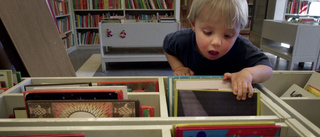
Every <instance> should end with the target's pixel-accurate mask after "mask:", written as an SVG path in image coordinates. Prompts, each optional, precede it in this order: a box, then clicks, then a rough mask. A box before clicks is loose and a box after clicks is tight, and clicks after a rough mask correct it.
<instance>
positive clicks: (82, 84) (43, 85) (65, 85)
mask: <svg viewBox="0 0 320 137" xmlns="http://www.w3.org/2000/svg"><path fill="white" fill-rule="evenodd" d="M87 86H92V83H91V82H83V83H50V84H32V85H25V86H24V90H25V91H27V90H33V89H34V88H37V87H87Z"/></svg>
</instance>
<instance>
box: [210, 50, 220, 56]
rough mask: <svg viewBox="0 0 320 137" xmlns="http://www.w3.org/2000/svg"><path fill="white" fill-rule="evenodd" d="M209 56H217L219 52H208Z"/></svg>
mask: <svg viewBox="0 0 320 137" xmlns="http://www.w3.org/2000/svg"><path fill="white" fill-rule="evenodd" d="M209 54H210V55H211V56H216V55H218V54H219V52H218V51H209Z"/></svg>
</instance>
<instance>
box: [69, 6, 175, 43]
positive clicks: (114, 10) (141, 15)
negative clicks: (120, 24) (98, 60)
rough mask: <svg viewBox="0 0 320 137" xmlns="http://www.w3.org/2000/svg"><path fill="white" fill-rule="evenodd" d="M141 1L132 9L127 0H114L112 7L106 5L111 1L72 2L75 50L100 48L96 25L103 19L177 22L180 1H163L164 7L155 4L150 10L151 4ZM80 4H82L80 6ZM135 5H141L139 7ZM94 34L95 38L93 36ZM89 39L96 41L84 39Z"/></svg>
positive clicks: (97, 26)
mask: <svg viewBox="0 0 320 137" xmlns="http://www.w3.org/2000/svg"><path fill="white" fill-rule="evenodd" d="M142 1H144V0H137V1H135V2H134V4H136V5H135V6H136V7H132V6H131V5H132V4H131V3H128V2H129V1H127V0H114V2H115V3H114V4H112V6H111V3H110V4H109V3H108V2H112V1H111V0H103V1H102V3H101V1H99V0H84V1H83V0H72V2H73V6H72V9H73V10H72V11H73V14H74V16H73V17H74V20H75V21H74V23H73V28H74V32H75V35H76V38H75V40H76V43H77V49H88V48H89V49H99V48H100V40H99V35H100V33H99V25H98V23H99V22H100V21H101V20H102V19H103V18H123V19H126V20H134V21H139V20H140V21H145V20H156V18H155V17H162V18H164V17H167V18H174V19H176V21H178V19H179V14H178V13H179V12H177V11H176V9H179V3H180V1H176V0H165V2H166V7H162V6H161V7H157V6H156V4H155V6H156V7H155V8H152V6H151V4H148V5H149V6H146V4H143V3H141V2H142ZM149 1H151V0H149ZM149 1H148V2H149ZM153 1H154V0H153ZM80 2H81V3H82V2H83V3H82V4H80ZM99 2H100V3H99ZM162 2H163V1H162ZM77 4H78V5H79V6H78V7H77V6H76V5H77ZM137 4H143V5H140V6H139V5H137ZM81 5H83V6H81ZM145 6H146V7H145ZM150 6H151V7H150ZM177 7H178V8H177ZM83 20H88V21H87V22H88V23H85V22H86V21H83ZM94 34H95V35H96V36H94ZM88 35H89V36H88ZM90 37H93V38H92V39H96V40H89V41H87V40H86V39H90ZM97 39H98V40H97Z"/></svg>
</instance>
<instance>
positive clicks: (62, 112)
mask: <svg viewBox="0 0 320 137" xmlns="http://www.w3.org/2000/svg"><path fill="white" fill-rule="evenodd" d="M26 105H27V112H28V117H29V118H105V117H139V116H140V110H139V107H140V102H139V100H28V101H27V102H26Z"/></svg>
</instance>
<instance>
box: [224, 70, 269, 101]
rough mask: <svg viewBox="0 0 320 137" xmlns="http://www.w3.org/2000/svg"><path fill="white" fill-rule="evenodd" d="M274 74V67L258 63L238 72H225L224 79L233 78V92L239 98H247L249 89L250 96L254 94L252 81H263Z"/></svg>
mask: <svg viewBox="0 0 320 137" xmlns="http://www.w3.org/2000/svg"><path fill="white" fill-rule="evenodd" d="M271 76H272V68H271V67H269V66H266V65H257V66H254V67H249V68H244V69H242V70H241V71H239V72H236V73H225V74H224V78H223V79H224V80H231V82H232V88H233V93H234V94H235V95H237V99H238V100H241V99H242V100H245V99H246V95H247V91H249V94H248V97H249V98H251V97H252V95H253V90H252V83H261V82H264V81H266V80H268V79H269V78H271Z"/></svg>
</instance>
